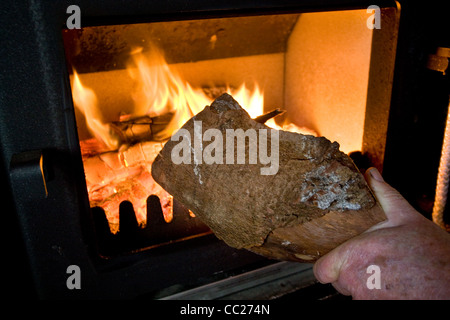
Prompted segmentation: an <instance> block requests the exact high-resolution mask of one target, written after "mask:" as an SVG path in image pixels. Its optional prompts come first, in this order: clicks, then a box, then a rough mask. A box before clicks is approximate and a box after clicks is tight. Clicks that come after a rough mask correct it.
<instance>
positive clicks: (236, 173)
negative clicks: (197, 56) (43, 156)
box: [152, 94, 386, 262]
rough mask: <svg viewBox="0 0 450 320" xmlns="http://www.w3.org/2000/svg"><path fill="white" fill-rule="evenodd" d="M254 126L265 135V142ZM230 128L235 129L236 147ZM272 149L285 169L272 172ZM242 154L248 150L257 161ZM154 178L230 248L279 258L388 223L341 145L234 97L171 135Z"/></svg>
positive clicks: (310, 253)
mask: <svg viewBox="0 0 450 320" xmlns="http://www.w3.org/2000/svg"><path fill="white" fill-rule="evenodd" d="M211 129H212V130H211ZM240 129H242V130H243V131H240V132H241V133H242V132H244V133H245V135H244V138H243V139H244V141H245V139H246V138H248V144H245V147H242V144H241V147H239V143H240V142H239V141H238V142H237V145H238V147H237V148H235V143H234V142H235V140H234V139H235V137H236V136H237V135H236V133H237V132H238V130H240ZM265 130H267V131H266V135H265V136H264V135H262V132H263V131H265ZM252 131H254V132H259V133H260V135H259V140H258V136H257V134H256V133H255V134H252ZM230 132H234V133H235V136H233V137H232V143H230V142H229V141H228V138H229V137H230V136H229V135H228V133H230ZM267 132H270V133H271V134H269V133H267ZM205 133H206V136H208V138H207V139H205V138H204V137H205ZM213 133H214V134H213ZM211 136H214V138H215V139H214V140H213V141H211V140H212V139H211ZM192 137H193V138H192ZM202 137H203V140H204V141H202ZM264 138H267V139H266V140H265V141H264ZM180 140H181V141H180ZM185 140H187V142H186V143H185ZM236 140H239V138H236ZM256 140H258V141H256ZM205 141H207V144H206V143H205ZM241 142H242V141H241ZM258 142H259V144H258ZM183 143H185V144H186V145H187V147H186V148H184V147H183V145H182V144H183ZM204 143H205V144H204ZM252 143H253V144H254V145H259V146H260V148H259V150H258V149H256V148H254V147H252ZM277 143H278V144H277ZM264 145H265V146H266V147H268V146H271V156H270V158H273V159H274V163H273V164H275V158H276V157H278V159H277V160H278V168H275V169H278V170H272V171H270V169H273V168H272V164H271V167H270V168H268V167H267V164H268V162H267V161H262V160H264V159H265V160H267V158H268V152H267V150H263V149H264V148H261V146H264ZM220 147H223V150H221V149H220ZM230 149H232V150H230ZM212 150H214V151H212ZM255 150H257V151H259V152H260V154H259V160H260V161H259V163H258V162H255V161H254V160H255V157H254V155H253V154H252V153H253V152H255ZM191 151H192V154H191ZM231 151H232V152H231ZM239 151H245V158H243V159H245V160H246V159H248V163H245V161H244V162H242V158H239V154H238V153H239ZM208 152H209V154H208ZM184 153H187V154H184ZM264 153H265V157H264V156H263V154H264ZM181 154H182V155H181ZM230 154H231V155H232V156H229V155H230ZM239 159H240V161H239ZM252 159H253V161H252ZM212 160H213V161H212ZM236 162H237V163H238V164H237V163H236ZM274 167H276V166H275V165H274ZM263 169H269V170H265V171H263ZM263 172H264V173H263ZM152 175H153V177H154V179H155V181H157V182H158V183H159V184H160V185H161V186H162V187H163V188H164V189H165V190H166V191H167V192H169V193H170V194H172V195H173V196H174V197H175V198H177V199H178V200H180V201H181V202H182V203H183V204H184V205H185V206H186V207H187V208H189V209H191V210H192V211H194V212H195V214H196V215H197V216H198V217H200V219H201V220H202V221H203V222H204V223H205V224H207V225H208V226H209V227H210V228H211V229H212V230H213V231H214V233H215V234H216V235H217V236H218V237H219V238H220V239H223V240H224V241H225V242H226V243H227V244H228V245H230V246H232V247H235V248H245V249H248V250H250V251H253V252H256V253H258V254H262V255H264V256H267V257H269V258H274V259H279V260H292V261H307V262H311V261H314V260H316V259H318V258H319V257H320V256H322V255H324V254H326V253H327V252H329V251H330V250H332V249H333V248H335V247H336V246H338V245H339V244H341V243H343V242H344V241H346V240H348V239H350V238H352V237H354V236H356V235H358V234H360V233H362V232H364V231H365V230H367V229H368V228H369V227H371V226H373V225H374V224H376V223H379V222H381V221H383V220H385V219H386V217H385V215H384V212H383V211H382V209H381V207H380V206H379V204H378V203H377V202H376V200H375V198H374V197H373V195H372V193H371V191H370V189H369V187H368V186H367V184H366V182H365V180H364V178H363V176H362V175H361V173H360V172H359V171H358V169H357V168H356V167H355V165H354V164H353V162H352V160H351V159H350V158H349V157H348V156H347V155H346V154H344V153H342V152H341V151H339V145H338V143H336V142H333V143H331V142H330V141H329V140H327V139H326V138H324V137H314V136H309V135H302V134H297V133H292V132H286V131H278V130H273V129H270V128H268V127H267V126H265V125H263V124H261V123H258V122H256V121H254V120H252V119H251V118H250V117H249V115H248V114H247V113H246V111H245V110H243V109H242V108H241V107H240V106H239V104H238V103H237V102H236V101H235V100H234V99H233V98H232V97H231V96H230V95H228V94H224V95H222V96H220V97H219V98H217V99H216V100H215V101H214V102H213V103H212V104H211V106H208V107H206V108H205V109H204V110H203V111H201V112H200V113H199V114H197V115H196V116H194V117H193V118H191V119H190V120H189V121H188V122H186V123H185V125H184V126H183V127H182V129H180V130H179V131H178V132H177V133H175V135H174V136H172V138H171V140H169V141H168V142H167V143H166V144H165V146H164V148H163V149H162V151H161V152H160V153H159V155H158V156H157V157H156V159H155V161H154V162H153V165H152Z"/></svg>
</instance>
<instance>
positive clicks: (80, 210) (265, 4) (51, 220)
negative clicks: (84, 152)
mask: <svg viewBox="0 0 450 320" xmlns="http://www.w3.org/2000/svg"><path fill="white" fill-rule="evenodd" d="M71 4H72V3H70V2H67V1H51V2H46V1H43V0H42V1H39V0H32V1H14V2H11V3H8V4H5V3H2V4H1V5H0V7H1V10H0V12H1V21H2V32H1V34H0V39H1V41H0V53H1V54H0V56H1V57H2V58H1V60H0V70H1V73H0V119H1V122H0V141H1V155H2V158H1V159H2V171H1V173H2V176H1V178H2V181H4V184H5V185H4V186H3V188H2V189H3V190H5V188H7V192H6V193H4V196H6V197H5V200H4V201H3V203H5V204H6V205H5V206H4V208H6V209H2V212H3V213H4V216H5V219H6V220H5V222H4V223H5V224H4V226H8V229H9V226H14V227H13V228H11V229H13V235H12V236H11V237H10V240H9V241H11V245H8V249H7V250H8V251H7V252H8V253H10V256H11V257H13V256H15V255H16V256H17V254H19V256H17V258H15V259H16V261H18V262H17V265H18V266H19V267H18V268H14V267H11V270H10V273H9V274H11V275H12V276H11V277H10V278H11V279H12V285H11V293H19V294H22V293H23V291H22V290H26V289H29V288H34V290H35V291H36V293H37V295H38V296H39V297H41V298H76V297H83V298H99V297H102V298H122V297H127V298H129V297H137V296H141V295H146V294H150V295H151V294H152V293H155V292H158V291H159V290H161V289H164V288H168V287H171V286H174V285H177V284H183V285H185V286H186V287H189V286H196V285H199V284H204V283H205V281H209V280H210V279H214V277H216V276H217V274H220V273H224V272H228V271H230V272H233V271H235V270H247V269H248V268H249V267H248V266H255V265H259V266H262V265H267V264H269V263H270V262H269V261H267V260H265V259H263V258H261V257H259V256H255V255H253V254H251V253H249V252H246V251H241V250H234V249H232V248H230V247H227V246H226V245H225V244H224V243H222V242H221V241H219V240H217V239H216V238H215V237H214V236H213V235H209V236H205V237H201V238H197V239H192V240H189V241H183V242H179V243H175V244H172V245H170V246H164V247H160V248H155V249H152V250H149V251H142V252H138V253H134V254H129V255H123V256H120V257H116V258H113V259H103V258H101V257H100V256H99V254H98V250H97V243H96V232H95V230H94V227H93V225H94V222H93V219H92V216H91V210H90V208H89V203H88V197H87V191H86V184H85V180H84V172H83V167H82V161H81V154H80V149H79V141H78V136H77V132H76V124H75V119H74V109H73V102H72V99H71V90H70V85H69V75H68V73H67V67H66V62H65V59H64V56H65V55H64V47H63V39H62V36H61V30H62V29H63V28H65V26H66V20H67V18H68V17H69V15H70V14H68V13H67V12H66V10H67V8H68V6H69V5H71ZM371 4H372V3H371V2H370V1H320V2H317V1H309V0H308V1H188V2H186V1H170V2H168V1H157V2H156V1H136V2H134V1H133V2H129V1H105V2H102V1H99V2H94V3H92V2H91V1H78V2H77V5H78V6H79V7H80V9H81V24H82V26H85V25H104V24H120V23H122V24H124V23H137V22H147V21H164V20H177V19H189V18H202V17H222V16H234V15H246V14H258V13H261V14H263V13H268V12H279V13H284V12H290V11H296V12H302V11H303V12H306V11H315V10H317V11H323V10H332V9H342V8H344V9H353V8H360V9H361V8H367V7H368V6H369V5H371ZM379 5H380V6H381V5H382V4H379ZM389 5H395V4H393V3H391V2H389ZM404 7H405V8H402V10H404V11H405V12H406V14H408V10H410V12H411V15H412V16H414V14H416V13H417V8H414V7H412V6H411V7H410V8H409V9H408V6H407V5H406V4H405V6H404ZM442 11H443V10H442ZM402 14H403V13H402ZM405 21H408V23H409V25H406V26H405V27H404V35H402V33H401V32H400V34H399V37H400V41H402V42H401V45H402V47H401V48H400V49H401V50H400V51H399V54H401V55H403V57H404V56H407V57H408V54H409V53H408V52H410V51H408V48H410V47H411V46H412V45H416V46H415V47H414V48H416V50H420V52H421V53H423V52H426V50H427V49H429V48H428V47H426V46H425V45H424V44H423V43H419V44H417V43H412V41H411V39H412V38H413V36H412V35H411V34H408V31H410V30H409V29H410V28H411V24H412V21H411V20H405ZM400 31H402V29H401V30H400ZM416 31H417V30H416ZM418 32H419V36H420V37H421V38H420V39H421V40H420V41H424V40H423V39H425V36H424V34H426V30H421V31H420V30H419V31H418ZM433 44H434V43H433ZM424 47H425V48H424ZM417 48H419V49H417ZM401 58H402V57H397V60H398V59H401ZM409 58H411V56H409ZM420 59H422V57H420ZM417 60H419V58H418V57H417V54H415V55H414V56H413V57H412V58H411V61H410V60H407V61H403V63H402V64H401V69H399V70H396V74H395V78H394V80H395V82H394V93H393V99H392V101H393V102H392V105H391V123H393V124H390V126H389V130H390V134H392V138H391V137H390V136H388V139H387V142H386V148H387V149H388V151H389V150H396V152H399V151H398V149H397V148H398V146H399V145H401V143H400V142H399V139H398V136H399V132H395V130H396V128H399V127H401V128H402V130H403V129H405V127H406V129H407V130H410V131H414V129H415V128H414V127H413V126H409V125H408V124H405V121H404V120H402V119H403V115H404V114H405V113H407V114H409V115H410V112H409V113H408V112H407V111H405V110H404V108H401V107H400V106H399V104H404V103H405V98H404V97H402V91H405V90H406V89H407V90H406V91H408V92H409V93H411V92H412V91H413V90H411V88H412V87H414V86H416V85H417V83H418V82H415V83H411V82H412V80H410V81H405V75H408V76H412V77H417V76H418V75H420V72H418V71H414V69H413V70H412V71H411V66H415V65H417V64H418V62H417ZM380 61H382V60H380ZM371 70H372V69H371ZM397 71H398V72H397ZM404 86H406V87H407V88H406V89H405V87H404ZM374 94H375V92H374ZM388 97H390V93H389V95H388ZM369 98H370V97H368V99H369ZM410 99H411V100H412V99H413V98H410ZM392 110H395V112H394V115H393V116H392V113H393V112H392ZM434 114H435V115H436V117H438V116H439V111H436V113H434ZM409 118H410V116H408V119H409ZM366 121H367V120H366ZM368 132H370V130H368ZM403 133H405V131H403ZM394 137H396V138H394ZM396 152H394V151H392V152H391V154H392V155H394V154H395V153H396ZM384 154H385V152H384V150H383V151H382V157H381V160H380V161H381V162H380V165H381V166H383V165H384V168H385V169H386V172H391V173H392V172H395V171H396V170H398V168H399V166H400V165H399V161H397V160H396V159H395V158H394V159H391V160H390V161H391V164H389V163H388V160H389V159H387V158H384ZM386 155H389V152H386ZM383 158H384V161H383ZM392 176H394V175H393V174H392ZM391 181H392V182H393V183H394V184H395V183H396V181H395V179H394V178H391ZM398 184H399V185H402V184H401V183H398ZM406 191H407V190H406ZM21 250H23V252H24V253H25V254H24V255H22V254H21V253H22V251H21ZM72 265H76V266H78V267H79V270H80V272H81V289H80V290H77V289H70V288H68V283H67V281H68V279H69V278H70V276H71V274H72V271H71V270H72V269H70V268H69V267H70V266H72ZM68 268H69V269H68ZM14 270H15V271H14ZM28 274H31V277H28ZM199 279H200V280H199ZM205 279H207V280H205ZM208 279H209V280H208ZM202 281H203V282H202ZM69 287H70V286H69ZM16 290H17V292H16Z"/></svg>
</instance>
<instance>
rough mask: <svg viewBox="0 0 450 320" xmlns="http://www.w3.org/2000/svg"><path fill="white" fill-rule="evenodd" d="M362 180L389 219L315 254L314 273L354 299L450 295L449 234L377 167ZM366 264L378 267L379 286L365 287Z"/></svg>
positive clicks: (369, 274)
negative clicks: (387, 180)
mask: <svg viewBox="0 0 450 320" xmlns="http://www.w3.org/2000/svg"><path fill="white" fill-rule="evenodd" d="M366 180H367V182H368V184H369V185H370V187H371V188H372V190H373V191H374V194H375V196H376V198H377V199H378V201H379V202H380V204H381V206H382V207H383V209H384V211H385V213H386V215H387V217H388V220H387V221H384V222H382V223H380V224H378V225H376V226H374V227H372V228H371V229H369V230H368V231H366V232H365V233H363V234H361V235H359V236H358V237H355V238H353V239H351V240H349V241H347V242H345V243H343V244H342V245H340V246H339V247H337V248H336V249H334V250H333V251H331V252H330V253H328V254H327V255H325V256H324V257H322V258H321V259H319V260H318V261H317V262H316V264H315V265H314V274H315V276H316V278H317V279H318V280H319V281H320V282H322V283H332V284H333V286H334V287H335V288H336V289H337V290H338V291H339V292H340V293H342V294H345V295H351V296H352V297H353V298H354V299H450V234H448V233H447V232H445V231H444V230H442V229H441V228H439V227H438V226H437V225H435V224H434V223H433V222H431V221H430V220H428V219H426V218H424V217H423V216H422V215H421V214H420V213H418V212H417V211H416V210H415V209H414V208H413V207H411V206H410V204H409V203H408V202H407V201H406V200H405V199H404V198H403V197H402V196H401V195H400V194H399V193H398V192H397V191H396V190H395V189H393V188H392V187H391V186H389V185H388V184H387V183H386V182H384V180H383V178H382V177H381V175H380V173H379V172H378V171H377V170H376V169H374V168H372V169H370V170H368V171H367V172H366ZM370 265H377V266H379V268H380V269H379V271H380V272H379V276H380V277H379V279H380V280H381V281H380V284H381V288H380V289H376V288H373V289H369V288H368V286H367V282H368V279H369V277H371V276H372V275H373V274H374V273H373V271H371V272H369V273H368V272H367V271H368V267H369V266H370Z"/></svg>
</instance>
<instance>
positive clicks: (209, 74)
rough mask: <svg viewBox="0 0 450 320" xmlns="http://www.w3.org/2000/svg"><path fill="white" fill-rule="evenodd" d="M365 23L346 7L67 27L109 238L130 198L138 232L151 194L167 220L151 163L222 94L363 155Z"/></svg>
mask: <svg viewBox="0 0 450 320" xmlns="http://www.w3.org/2000/svg"><path fill="white" fill-rule="evenodd" d="M366 20H367V13H366V11H365V10H352V11H340V12H321V13H304V14H283V15H268V16H251V17H233V18H215V19H202V20H187V21H169V22H152V23H147V24H135V25H115V26H100V27H86V28H83V29H81V30H64V32H63V36H64V42H65V47H66V56H67V61H68V64H69V70H70V72H71V87H72V96H73V102H74V106H75V116H76V121H77V127H78V135H79V141H80V149H81V153H82V159H83V164H84V172H85V176H86V184H87V191H88V195H89V202H90V206H91V207H100V208H102V209H103V210H104V213H105V215H106V218H107V221H108V225H109V229H110V231H111V233H113V234H115V233H118V232H119V233H120V230H119V229H120V221H119V217H120V214H119V212H120V207H121V204H123V203H124V202H125V201H129V202H131V204H132V206H133V209H134V213H135V216H136V220H137V223H138V225H139V226H140V227H141V228H144V227H145V226H146V225H147V224H151V223H152V221H147V217H148V216H149V214H148V212H147V209H148V199H149V196H157V197H158V198H159V201H160V206H161V211H162V214H163V218H164V221H165V222H166V223H168V224H170V223H171V222H172V220H173V219H174V199H173V197H172V196H171V195H170V194H168V193H167V192H166V191H165V190H164V189H162V188H161V187H160V186H159V185H158V184H157V183H156V182H155V181H154V180H153V178H152V175H151V165H152V162H153V160H154V158H155V157H156V155H157V154H158V152H159V151H160V150H161V149H162V147H163V146H164V143H165V142H166V141H167V140H168V139H170V137H171V135H172V134H173V133H175V132H176V130H177V129H179V128H180V127H181V126H182V125H183V124H184V123H185V122H186V121H187V120H189V119H190V118H191V117H192V116H194V115H195V114H197V113H198V112H200V111H201V110H202V109H203V108H204V107H205V106H207V105H210V104H211V102H212V101H213V100H214V99H215V98H216V97H218V96H219V95H220V94H222V93H224V92H227V93H229V94H231V95H232V96H233V97H234V98H235V99H236V100H237V101H238V102H239V104H240V105H241V106H242V107H243V108H245V109H246V110H247V112H248V113H249V115H250V116H251V117H253V118H256V117H258V116H260V115H262V114H264V113H267V112H270V111H271V110H274V109H277V108H279V109H283V110H285V111H286V112H285V113H284V114H283V115H280V116H277V117H276V118H272V119H270V120H268V121H267V122H266V125H268V126H270V127H272V128H275V129H280V130H288V131H295V132H300V133H304V134H313V135H323V136H326V137H327V138H328V139H330V140H336V141H338V142H339V143H340V145H341V150H343V151H344V152H351V151H359V150H361V148H362V136H363V127H364V115H365V104H366V95H367V86H368V74H369V61H370V50H371V39H372V31H371V30H370V29H369V28H367V25H366ZM337 30H339V31H337ZM175 200H176V199H175ZM189 217H190V218H191V219H195V212H191V211H189Z"/></svg>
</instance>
